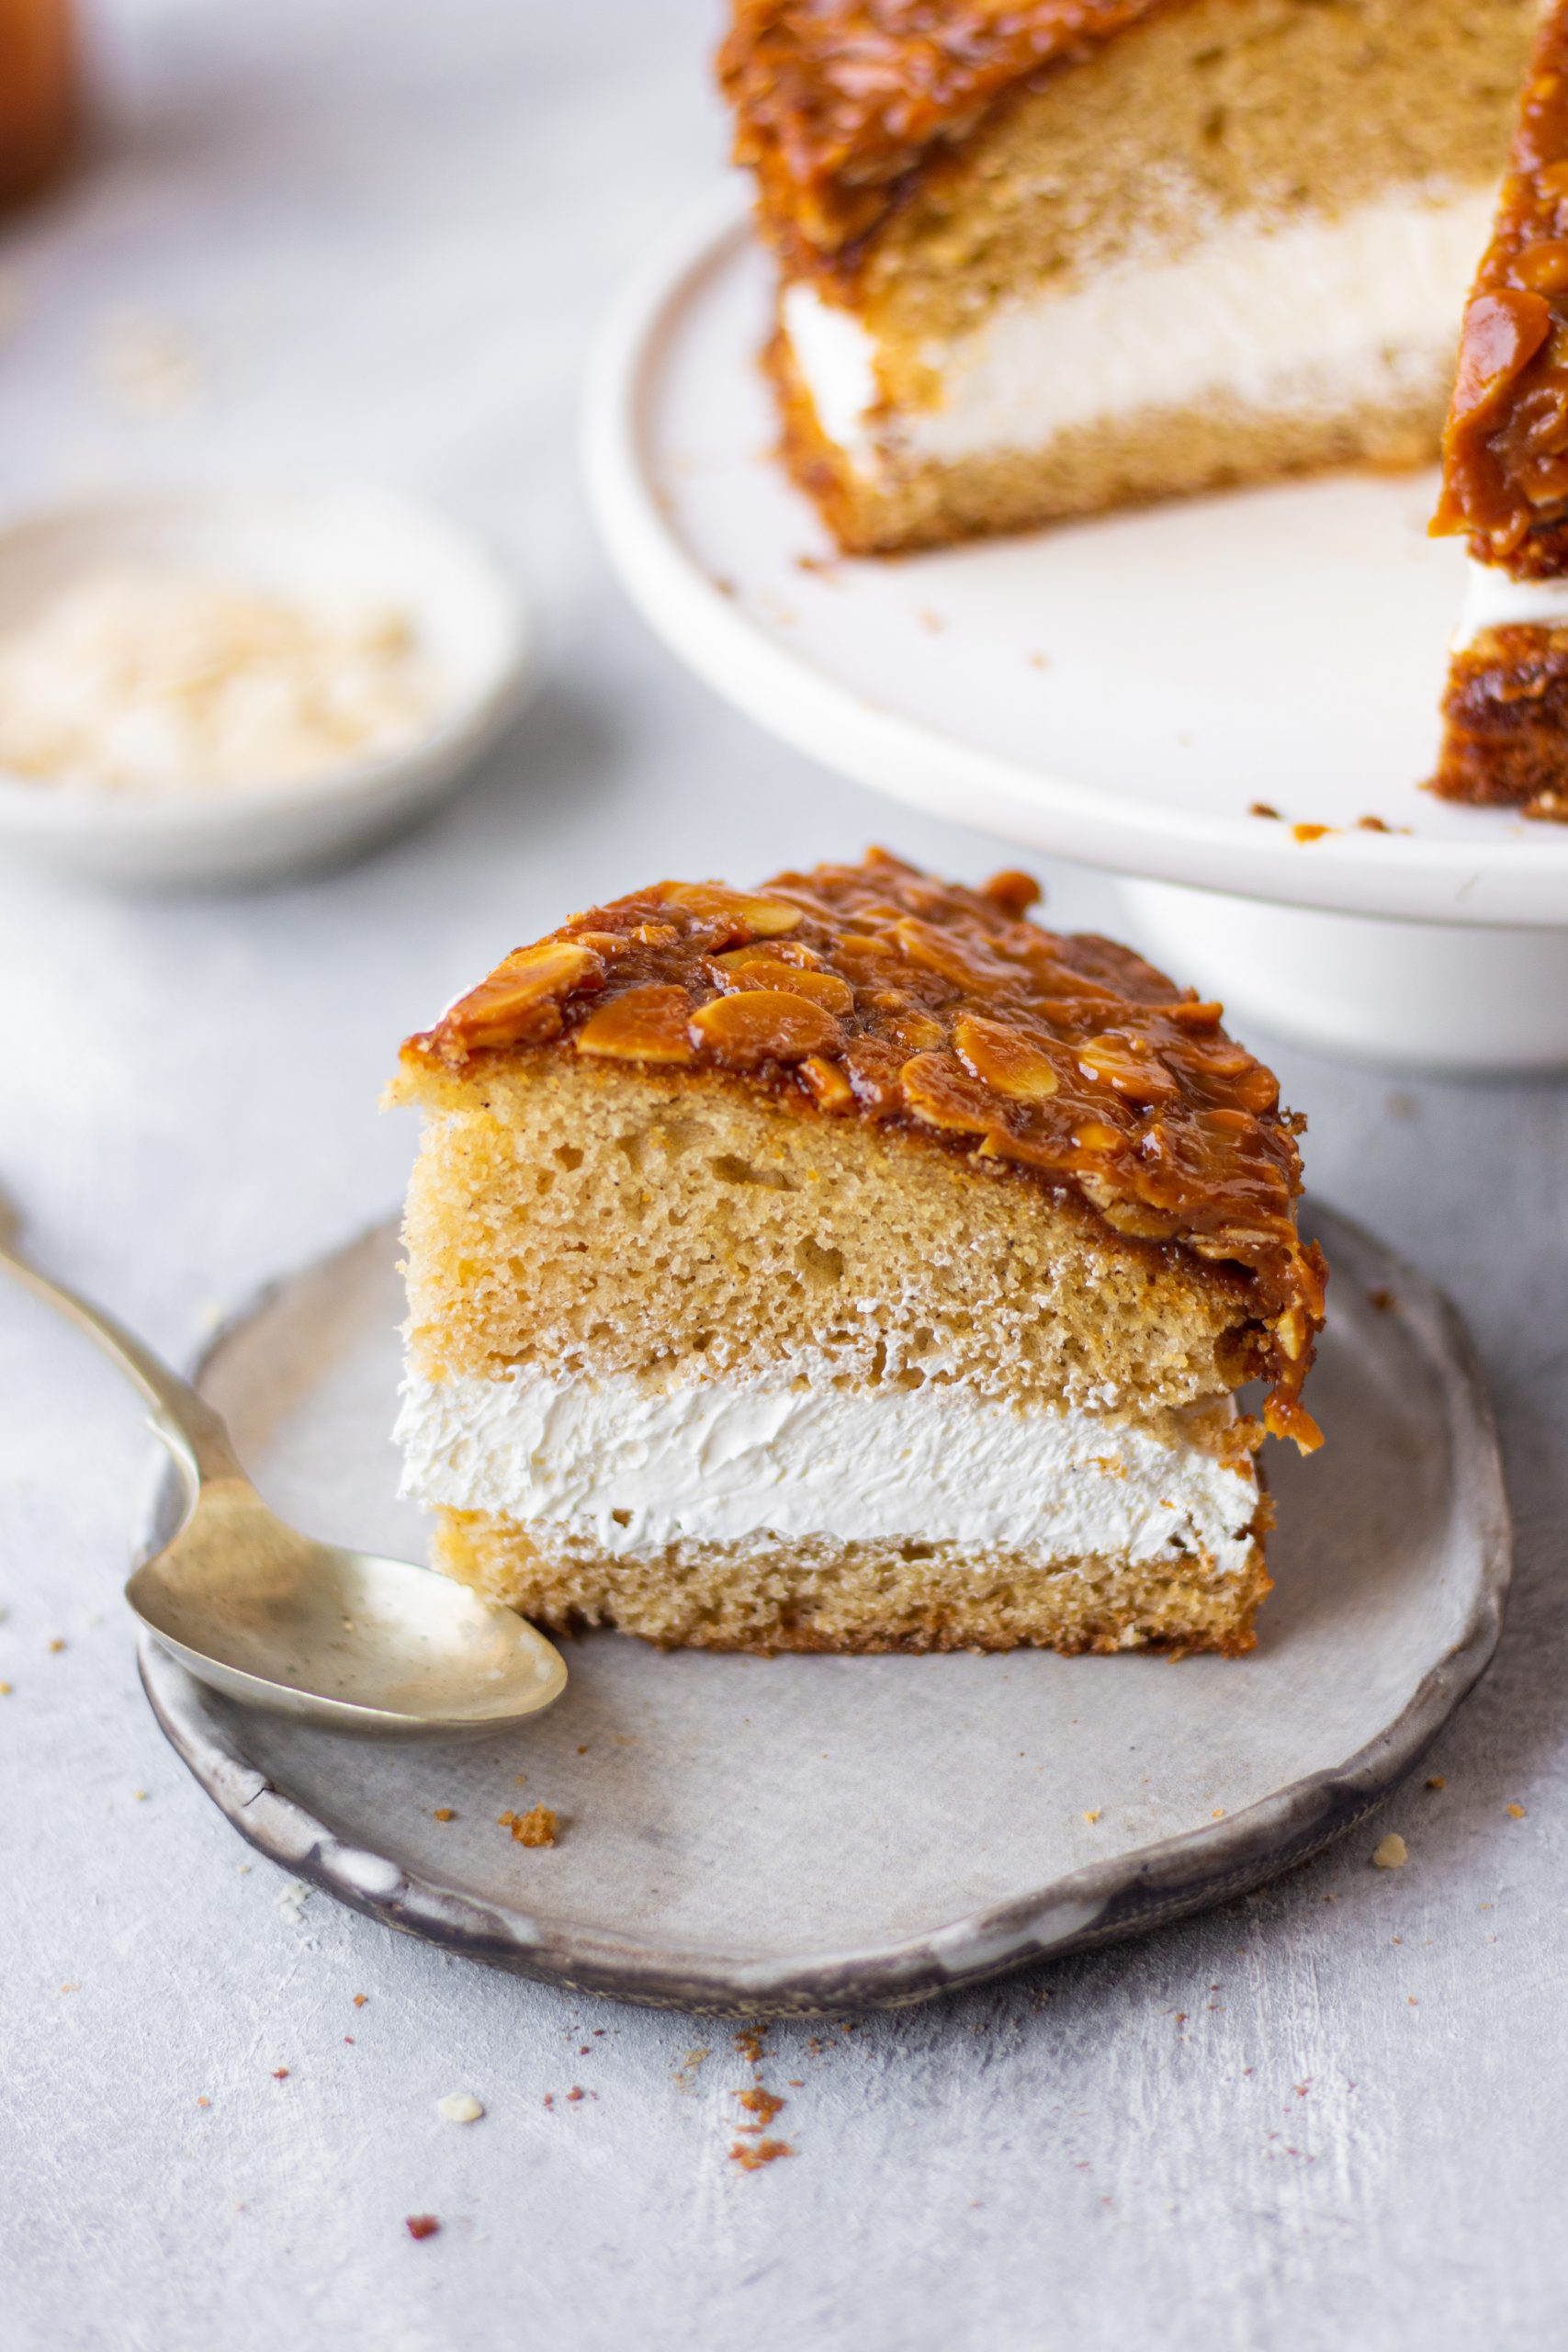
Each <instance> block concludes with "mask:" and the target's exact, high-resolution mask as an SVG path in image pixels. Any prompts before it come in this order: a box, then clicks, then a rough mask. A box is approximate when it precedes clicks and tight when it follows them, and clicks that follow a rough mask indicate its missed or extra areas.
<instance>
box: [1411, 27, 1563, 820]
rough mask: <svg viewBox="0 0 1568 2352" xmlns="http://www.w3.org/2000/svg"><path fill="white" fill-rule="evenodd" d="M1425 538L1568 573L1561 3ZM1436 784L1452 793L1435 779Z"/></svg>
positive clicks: (1479, 291)
mask: <svg viewBox="0 0 1568 2352" xmlns="http://www.w3.org/2000/svg"><path fill="white" fill-rule="evenodd" d="M1432 529H1433V531H1434V533H1435V534H1438V536H1441V535H1442V534H1444V533H1449V532H1464V533H1468V535H1469V538H1470V551H1471V553H1472V556H1473V557H1474V558H1475V559H1476V560H1477V562H1480V563H1494V564H1500V565H1501V566H1503V568H1504V569H1505V570H1506V571H1508V572H1510V573H1511V574H1512V575H1513V577H1514V578H1515V579H1516V580H1541V579H1551V578H1555V577H1557V576H1558V575H1560V574H1561V573H1562V571H1564V570H1565V569H1568V5H1564V0H1555V5H1554V6H1551V7H1550V8H1549V9H1548V10H1547V12H1546V14H1545V16H1544V17H1543V18H1542V20H1541V23H1540V28H1539V30H1538V32H1537V34H1536V42H1535V51H1534V54H1533V57H1532V60H1531V67H1530V74H1529V79H1528V80H1527V82H1526V84H1525V87H1524V93H1523V96H1522V97H1521V99H1520V104H1519V114H1518V120H1517V129H1516V130H1515V134H1514V146H1513V153H1512V156H1511V158H1510V169H1509V172H1508V175H1507V177H1506V179H1505V180H1504V182H1503V190H1502V195H1501V197H1500V198H1499V199H1498V206H1497V212H1496V217H1495V221H1494V223H1493V231H1492V242H1491V243H1490V245H1489V246H1488V247H1487V249H1486V253H1485V254H1484V255H1483V259H1482V263H1481V267H1480V269H1479V271H1478V273H1477V275H1476V280H1475V285H1474V288H1473V289H1472V294H1471V299H1470V303H1469V306H1468V308H1467V309H1466V311H1465V314H1464V324H1463V327H1462V330H1461V336H1460V354H1459V370H1458V374H1457V377H1456V379H1455V384H1454V393H1453V401H1452V404H1451V406H1450V410H1449V420H1448V424H1447V426H1446V428H1445V430H1444V434H1443V487H1442V494H1441V496H1440V498H1439V499H1438V511H1437V514H1436V515H1435V516H1434V518H1433V522H1432ZM1530 691H1531V689H1530V687H1529V685H1527V684H1520V686H1519V688H1518V693H1519V695H1527V694H1529V692H1530ZM1438 788H1439V790H1450V785H1448V784H1446V783H1445V782H1444V780H1443V778H1442V777H1441V776H1439V779H1438ZM1450 797H1458V798H1463V797H1470V796H1468V795H1467V794H1465V793H1463V792H1462V791H1458V790H1453V791H1451V795H1450Z"/></svg>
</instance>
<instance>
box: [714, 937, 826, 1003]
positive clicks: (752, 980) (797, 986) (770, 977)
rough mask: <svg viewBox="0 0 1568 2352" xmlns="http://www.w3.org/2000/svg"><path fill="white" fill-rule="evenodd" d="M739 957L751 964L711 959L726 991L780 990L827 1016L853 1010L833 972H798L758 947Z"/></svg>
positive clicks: (750, 948) (746, 949) (725, 957)
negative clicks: (749, 959)
mask: <svg viewBox="0 0 1568 2352" xmlns="http://www.w3.org/2000/svg"><path fill="white" fill-rule="evenodd" d="M740 954H741V955H742V956H748V957H750V958H752V959H753V960H752V961H750V962H747V963H737V962H736V960H735V958H734V957H733V956H716V957H715V959H714V960H715V962H716V964H717V965H719V966H721V967H722V969H721V971H720V973H719V980H720V985H721V986H722V987H723V988H725V989H731V990H739V989H773V990H780V989H782V990H783V991H784V994H785V995H788V996H803V997H805V998H806V999H807V1001H808V1002H809V1003H811V1004H820V1005H822V1006H823V1007H825V1009H826V1010H827V1011H828V1012H837V1013H845V1012H853V1011H854V1009H855V992H854V990H853V989H852V988H851V986H850V984H849V982H848V980H841V979H840V978H839V975H838V974H837V972H813V971H804V970H800V969H798V968H797V967H795V966H794V965H792V964H786V963H784V961H783V960H782V958H780V957H779V956H771V955H769V954H768V952H767V951H766V950H765V949H764V948H761V947H743V948H742V949H741V950H740Z"/></svg>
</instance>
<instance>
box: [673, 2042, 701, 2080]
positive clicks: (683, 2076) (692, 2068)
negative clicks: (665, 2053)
mask: <svg viewBox="0 0 1568 2352" xmlns="http://www.w3.org/2000/svg"><path fill="white" fill-rule="evenodd" d="M707 2055H708V2051H707V2047H706V2045H705V2043H699V2044H698V2045H697V2047H696V2048H695V2049H694V2050H688V2051H687V2052H686V2054H685V2056H684V2057H683V2058H682V2061H681V2064H679V2065H678V2066H677V2067H676V2068H675V2070H674V2072H673V2073H672V2074H671V2077H670V2079H671V2082H672V2083H673V2084H674V2086H675V2087H676V2089H677V2090H678V2091H689V2090H694V2088H695V2087H696V2080H697V2075H698V2072H699V2071H700V2069H701V2066H702V2063H703V2060H704V2059H705V2057H706V2056H707Z"/></svg>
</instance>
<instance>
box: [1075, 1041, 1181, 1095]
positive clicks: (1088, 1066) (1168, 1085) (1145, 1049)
mask: <svg viewBox="0 0 1568 2352" xmlns="http://www.w3.org/2000/svg"><path fill="white" fill-rule="evenodd" d="M1078 1068H1079V1069H1081V1070H1082V1071H1083V1072H1084V1074H1085V1076H1086V1077H1088V1078H1098V1079H1103V1080H1104V1081H1105V1083H1106V1085H1107V1086H1111V1087H1114V1088H1115V1090H1116V1091H1117V1093H1118V1094H1124V1095H1126V1096H1127V1097H1128V1099H1129V1101H1131V1102H1134V1103H1174V1102H1176V1101H1177V1100H1178V1099H1179V1095H1180V1093H1181V1089H1180V1087H1179V1086H1178V1084H1177V1082H1176V1080H1175V1079H1174V1078H1172V1076H1171V1074H1170V1072H1169V1071H1168V1069H1166V1068H1165V1065H1164V1064H1163V1063H1162V1062H1161V1061H1160V1060H1159V1059H1158V1058H1157V1057H1156V1055H1155V1053H1154V1052H1153V1050H1152V1048H1151V1047H1150V1046H1146V1045H1145V1044H1144V1042H1143V1041H1142V1039H1141V1038H1136V1037H1121V1036H1111V1037H1091V1038H1090V1039H1089V1043H1088V1045H1087V1046H1079V1047H1078Z"/></svg>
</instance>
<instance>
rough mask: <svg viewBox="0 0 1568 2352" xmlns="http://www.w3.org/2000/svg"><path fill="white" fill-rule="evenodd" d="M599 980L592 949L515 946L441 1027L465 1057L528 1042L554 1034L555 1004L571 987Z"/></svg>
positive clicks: (557, 944) (573, 942)
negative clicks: (459, 1046) (494, 1047)
mask: <svg viewBox="0 0 1568 2352" xmlns="http://www.w3.org/2000/svg"><path fill="white" fill-rule="evenodd" d="M603 979H604V957H603V956H601V955H600V954H599V953H598V951H597V949H595V948H592V947H588V946H585V945H584V944H583V943H582V942H581V940H577V939H546V940H543V941H541V942H540V944H539V945H538V946H537V947H519V948H518V949H517V950H516V952H515V953H514V954H513V955H511V956H508V957H507V958H506V961H505V962H504V963H503V964H498V965H497V967H496V968H495V970H494V971H493V972H492V973H491V976H490V978H489V979H488V980H481V981H480V982H479V986H478V988H477V989H469V991H468V995H467V996H465V997H460V998H459V999H458V1001H457V1003H456V1004H455V1005H454V1006H453V1007H452V1010H451V1012H448V1013H447V1014H446V1018H445V1020H444V1021H443V1022H442V1023H441V1026H442V1028H443V1029H444V1030H446V1031H447V1032H449V1033H450V1034H451V1035H453V1036H454V1037H455V1038H456V1039H457V1041H458V1042H459V1044H460V1045H461V1046H462V1049H463V1051H464V1052H465V1053H474V1052H478V1051H479V1050H480V1049H481V1048H483V1047H486V1046H513V1045H525V1044H532V1043H533V1042H534V1041H535V1039H536V1038H537V1039H541V1040H542V1039H544V1038H546V1037H551V1036H555V1035H558V1033H559V1030H560V1018H559V1012H558V999H559V998H561V997H564V996H565V995H566V994H567V993H568V991H569V990H570V989H588V988H595V987H597V986H599V985H600V983H601V982H602V981H603Z"/></svg>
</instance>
